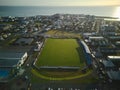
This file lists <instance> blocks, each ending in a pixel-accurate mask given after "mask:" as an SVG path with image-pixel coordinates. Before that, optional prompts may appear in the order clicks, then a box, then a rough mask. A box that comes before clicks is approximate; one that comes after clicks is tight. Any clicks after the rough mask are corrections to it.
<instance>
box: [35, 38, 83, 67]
mask: <svg viewBox="0 0 120 90" xmlns="http://www.w3.org/2000/svg"><path fill="white" fill-rule="evenodd" d="M84 59H85V58H84V55H83V51H82V49H81V47H79V45H78V43H77V41H76V40H75V39H47V40H46V42H45V46H44V48H43V50H42V52H41V54H40V56H39V58H38V60H37V62H36V65H37V66H81V65H84V64H85V63H84V61H85V60H84Z"/></svg>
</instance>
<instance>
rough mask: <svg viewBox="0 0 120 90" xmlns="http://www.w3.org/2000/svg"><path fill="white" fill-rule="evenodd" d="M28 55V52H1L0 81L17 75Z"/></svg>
mask: <svg viewBox="0 0 120 90" xmlns="http://www.w3.org/2000/svg"><path fill="white" fill-rule="evenodd" d="M27 57H28V54H27V52H0V81H2V80H4V79H7V78H9V77H10V76H14V75H16V74H17V71H18V70H19V68H20V67H21V65H23V64H24V62H25V60H26V59H27Z"/></svg>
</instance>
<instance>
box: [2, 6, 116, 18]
mask: <svg viewBox="0 0 120 90" xmlns="http://www.w3.org/2000/svg"><path fill="white" fill-rule="evenodd" d="M116 8H117V6H92V7H86V6H78V7H76V6H68V7H54V6H53V7H45V6H0V16H35V15H53V14H56V13H61V14H90V15H97V16H113V14H114V12H115V10H116Z"/></svg>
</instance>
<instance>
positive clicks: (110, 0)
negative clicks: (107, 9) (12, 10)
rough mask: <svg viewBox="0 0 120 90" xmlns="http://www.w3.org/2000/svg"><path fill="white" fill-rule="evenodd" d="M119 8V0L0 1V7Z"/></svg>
mask: <svg viewBox="0 0 120 90" xmlns="http://www.w3.org/2000/svg"><path fill="white" fill-rule="evenodd" d="M111 5H117V6H120V0H0V6H111Z"/></svg>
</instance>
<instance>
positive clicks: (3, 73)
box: [0, 70, 9, 78]
mask: <svg viewBox="0 0 120 90" xmlns="http://www.w3.org/2000/svg"><path fill="white" fill-rule="evenodd" d="M8 76H9V71H8V70H0V78H1V77H2V78H6V77H8Z"/></svg>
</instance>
